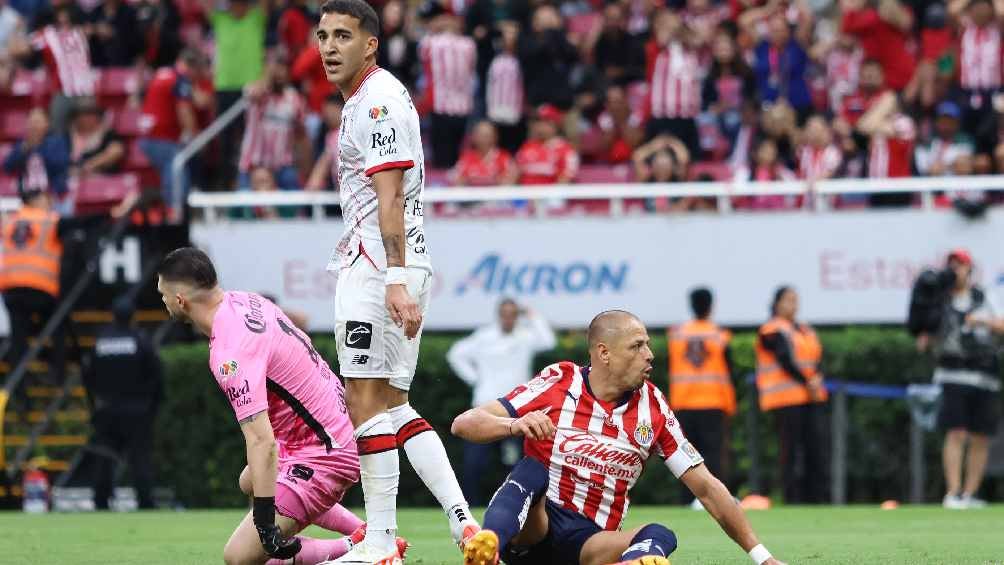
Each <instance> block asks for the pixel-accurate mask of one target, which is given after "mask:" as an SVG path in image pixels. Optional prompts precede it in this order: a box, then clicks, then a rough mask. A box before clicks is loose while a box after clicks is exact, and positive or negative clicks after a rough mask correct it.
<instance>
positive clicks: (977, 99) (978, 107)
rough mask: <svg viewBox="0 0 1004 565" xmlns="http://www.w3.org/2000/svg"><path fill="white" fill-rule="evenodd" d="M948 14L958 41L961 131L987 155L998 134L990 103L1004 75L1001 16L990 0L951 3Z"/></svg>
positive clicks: (1003, 42)
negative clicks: (968, 135) (961, 113)
mask: <svg viewBox="0 0 1004 565" xmlns="http://www.w3.org/2000/svg"><path fill="white" fill-rule="evenodd" d="M948 13H949V15H950V16H951V17H952V19H953V20H955V23H956V27H957V35H958V37H959V84H958V86H959V87H961V92H960V93H959V96H958V99H959V101H960V102H961V103H962V104H961V105H962V110H963V119H962V125H963V129H964V130H965V131H967V132H968V133H969V134H971V135H973V136H974V137H975V138H976V140H977V144H978V146H979V149H980V150H981V151H989V150H990V148H991V147H993V144H994V137H995V136H996V133H997V132H996V129H997V128H996V123H995V120H994V108H993V103H992V100H993V97H994V96H995V95H996V94H997V93H998V92H1000V90H1001V86H1002V84H1001V83H1002V81H1001V75H1002V71H1004V64H1002V63H1004V58H1002V52H1004V25H1002V24H1004V12H1002V11H1001V9H1000V8H999V7H998V6H995V3H994V2H991V0H952V1H951V2H949V4H948Z"/></svg>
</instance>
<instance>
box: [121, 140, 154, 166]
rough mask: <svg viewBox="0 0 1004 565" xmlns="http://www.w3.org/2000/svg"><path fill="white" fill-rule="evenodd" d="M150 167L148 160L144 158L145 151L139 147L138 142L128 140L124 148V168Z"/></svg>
mask: <svg viewBox="0 0 1004 565" xmlns="http://www.w3.org/2000/svg"><path fill="white" fill-rule="evenodd" d="M150 167H152V165H151V164H150V160H149V159H147V158H146V153H143V150H142V149H140V148H139V143H138V142H136V141H131V142H129V146H128V149H127V150H126V160H125V168H126V169H128V170H130V171H134V170H138V169H149V168H150Z"/></svg>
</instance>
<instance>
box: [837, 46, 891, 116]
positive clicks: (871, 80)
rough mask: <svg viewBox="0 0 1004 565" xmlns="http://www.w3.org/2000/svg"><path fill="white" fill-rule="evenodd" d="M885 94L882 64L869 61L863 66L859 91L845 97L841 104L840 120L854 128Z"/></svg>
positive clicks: (872, 60)
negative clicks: (862, 116)
mask: <svg viewBox="0 0 1004 565" xmlns="http://www.w3.org/2000/svg"><path fill="white" fill-rule="evenodd" d="M883 92H885V74H884V73H883V72H882V64H881V63H879V62H878V61H876V60H875V59H868V60H866V61H865V62H864V64H862V65H861V71H860V73H859V78H858V89H857V90H856V91H855V92H853V93H851V94H849V95H847V96H844V99H843V101H842V102H841V104H840V112H839V115H840V118H841V119H843V120H844V121H846V122H847V123H848V124H849V125H850V126H851V127H854V126H855V125H857V123H858V119H859V118H861V115H862V114H864V113H865V112H867V111H868V109H869V108H871V106H872V104H873V103H874V102H875V100H877V99H878V98H879V96H881V95H882V93H883Z"/></svg>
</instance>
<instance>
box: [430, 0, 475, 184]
mask: <svg viewBox="0 0 1004 565" xmlns="http://www.w3.org/2000/svg"><path fill="white" fill-rule="evenodd" d="M435 7H436V9H437V10H439V11H440V13H435V14H429V15H430V16H432V21H431V22H430V24H429V27H430V29H431V30H432V34H431V35H429V36H428V37H426V38H425V39H423V40H422V42H421V44H419V46H418V55H419V58H420V59H421V61H422V67H423V68H424V70H425V81H426V89H425V99H426V103H427V104H429V105H430V106H431V109H432V161H433V164H434V165H435V166H436V167H440V168H449V167H452V166H453V165H454V163H456V162H457V157H458V156H459V154H460V142H461V140H463V138H464V133H465V132H466V128H467V117H468V116H469V115H470V114H471V112H472V111H473V110H474V82H475V72H476V66H475V65H476V63H477V55H478V53H477V46H476V45H475V44H474V40H473V39H471V38H470V37H468V36H466V35H462V34H461V30H462V29H463V28H462V25H463V23H462V21H461V20H460V18H458V17H456V16H454V15H452V14H449V13H446V12H445V11H442V10H443V7H442V6H441V5H440V4H438V3H436V4H435Z"/></svg>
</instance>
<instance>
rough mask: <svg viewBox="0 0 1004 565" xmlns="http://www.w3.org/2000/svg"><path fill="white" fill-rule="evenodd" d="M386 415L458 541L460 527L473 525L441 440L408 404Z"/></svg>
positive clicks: (468, 508) (389, 411)
mask: <svg viewBox="0 0 1004 565" xmlns="http://www.w3.org/2000/svg"><path fill="white" fill-rule="evenodd" d="M387 413H388V414H390V418H391V422H392V423H393V425H394V433H395V434H396V436H397V443H398V445H399V446H401V447H403V448H404V452H405V454H406V455H407V456H408V461H410V462H411V466H412V467H414V468H415V472H416V473H418V476H419V477H420V478H421V479H422V482H423V483H425V486H426V487H427V488H428V489H429V490H430V491H431V492H432V495H433V496H435V497H436V500H438V501H439V504H440V506H442V507H443V510H444V511H445V512H446V515H447V517H448V518H449V519H450V532H451V533H452V534H453V538H454V541H458V542H459V541H460V537H461V535H462V534H463V531H464V526H466V525H467V524H470V523H473V522H474V518H473V517H472V516H471V510H470V507H469V506H468V504H467V500H465V499H464V493H463V491H461V490H460V483H458V482H457V476H456V475H455V474H454V473H453V467H452V466H451V465H450V460H449V458H448V457H447V456H446V448H445V447H443V442H442V440H440V439H439V435H438V434H437V433H436V430H434V429H432V426H430V425H429V423H428V422H426V421H425V419H424V418H422V416H420V415H419V414H418V412H416V411H415V409H414V408H412V407H411V405H410V404H402V405H401V406H397V407H395V408H391V409H390V410H388V411H387Z"/></svg>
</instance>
